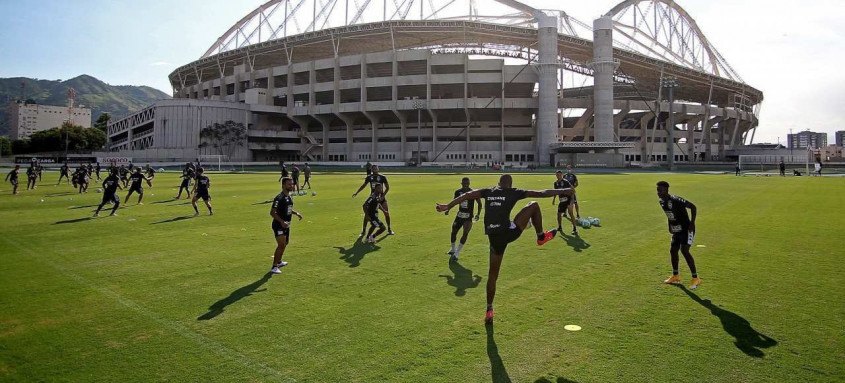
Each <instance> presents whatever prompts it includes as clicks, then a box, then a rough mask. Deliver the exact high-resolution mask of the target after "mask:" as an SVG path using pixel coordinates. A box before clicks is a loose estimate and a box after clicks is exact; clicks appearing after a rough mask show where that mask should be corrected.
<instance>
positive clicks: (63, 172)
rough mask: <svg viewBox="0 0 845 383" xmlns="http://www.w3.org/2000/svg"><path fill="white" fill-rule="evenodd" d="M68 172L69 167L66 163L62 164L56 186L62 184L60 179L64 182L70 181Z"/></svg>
mask: <svg viewBox="0 0 845 383" xmlns="http://www.w3.org/2000/svg"><path fill="white" fill-rule="evenodd" d="M69 171H70V167H68V166H67V162H65V163H64V164H62V167H60V168H59V181H58V182H56V185H58V184H60V183H62V177H64V178H65V182H69V181H70V174H69V173H68V172H69Z"/></svg>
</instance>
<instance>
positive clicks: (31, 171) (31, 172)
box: [26, 163, 38, 190]
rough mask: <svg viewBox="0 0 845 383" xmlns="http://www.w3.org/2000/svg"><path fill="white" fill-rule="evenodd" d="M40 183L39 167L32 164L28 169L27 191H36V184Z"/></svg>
mask: <svg viewBox="0 0 845 383" xmlns="http://www.w3.org/2000/svg"><path fill="white" fill-rule="evenodd" d="M37 181H38V165H36V164H34V163H33V164H32V165H30V166H29V168H27V169H26V190H29V189H33V190H35V183H36V182H37Z"/></svg>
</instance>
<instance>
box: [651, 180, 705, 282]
mask: <svg viewBox="0 0 845 383" xmlns="http://www.w3.org/2000/svg"><path fill="white" fill-rule="evenodd" d="M657 196H658V197H660V207H661V208H663V212H664V213H666V217H667V218H669V233H670V234H672V245H671V246H670V248H669V254H670V255H671V260H672V276H671V277H669V278H668V279H666V280H665V281H663V283H681V277H680V275H679V274H680V273H679V272H678V261H679V259H678V249H680V250H681V253H683V254H684V260H686V261H687V266H689V271H690V273H692V283H691V284H690V286H689V288H690V290H694V289H696V288H698V286H699V285H700V284H701V278H699V277H698V272H697V271H696V269H695V260H694V259H693V258H692V254H690V252H689V248H690V246H692V242H693V240H694V239H695V215H696V208H695V205H693V203H692V202H689V201H687V200H685V199H683V198H681V197H678V196H674V195H670V194H669V183H668V182H666V181H660V182H658V183H657ZM687 209H689V210H690V212H691V213H692V218H690V217H689V216H688V215H687Z"/></svg>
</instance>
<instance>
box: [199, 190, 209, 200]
mask: <svg viewBox="0 0 845 383" xmlns="http://www.w3.org/2000/svg"><path fill="white" fill-rule="evenodd" d="M197 198H202V200H203V201H208V200H210V199H211V196H210V195H208V190H197Z"/></svg>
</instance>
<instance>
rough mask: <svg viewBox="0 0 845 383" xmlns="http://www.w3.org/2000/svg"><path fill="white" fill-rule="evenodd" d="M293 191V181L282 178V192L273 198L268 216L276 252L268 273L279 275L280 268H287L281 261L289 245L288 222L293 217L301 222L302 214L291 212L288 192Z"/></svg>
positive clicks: (291, 203) (291, 205) (285, 263)
mask: <svg viewBox="0 0 845 383" xmlns="http://www.w3.org/2000/svg"><path fill="white" fill-rule="evenodd" d="M293 189H294V187H293V180H291V179H290V178H287V177H283V178H282V192H281V193H279V195H277V196H276V198H273V207H272V208H270V216H271V217H273V223H272V225H271V227H272V228H273V236H275V237H276V251H275V252H274V253H273V265H272V266H271V268H270V272H271V273H273V274H279V273H281V272H282V271H281V270H279V269H280V268H282V267H285V266H287V264H288V263H287V262H285V261H283V260H282V256H283V255H285V248H287V246H288V243H290V221H291V218H292V217H293V216H294V215H295V216H297V217H299V220H300V221H302V214H299V212H297V211H296V210H293V198H291V197H290V192H292V191H293Z"/></svg>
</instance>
